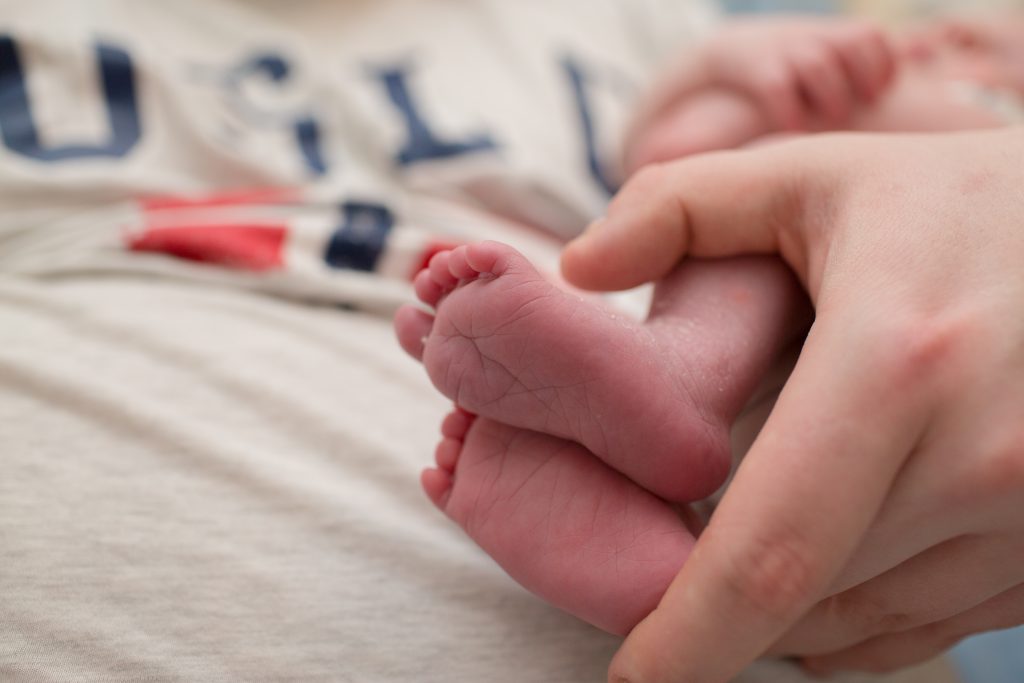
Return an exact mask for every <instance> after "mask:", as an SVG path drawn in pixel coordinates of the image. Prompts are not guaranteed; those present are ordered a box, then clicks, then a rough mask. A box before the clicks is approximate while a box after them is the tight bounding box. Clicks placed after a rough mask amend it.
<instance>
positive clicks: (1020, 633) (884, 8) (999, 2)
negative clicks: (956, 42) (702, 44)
mask: <svg viewBox="0 0 1024 683" xmlns="http://www.w3.org/2000/svg"><path fill="white" fill-rule="evenodd" d="M721 4H722V5H723V6H724V7H725V8H726V9H727V10H728V11H729V12H732V13H736V14H744V13H769V12H800V13H808V12H811V13H815V14H836V13H848V14H857V15H859V16H864V17H868V18H872V19H875V20H878V21H881V22H883V23H885V24H892V25H898V24H901V23H905V22H908V21H913V20H914V19H920V18H926V17H930V16H935V15H942V14H947V15H948V14H965V13H971V14H975V13H985V12H999V11H1008V10H1020V11H1024V0H722V2H721ZM951 659H952V660H953V664H954V665H955V666H956V668H957V669H958V670H959V672H960V674H961V676H962V677H963V678H964V681H965V682H966V683H1024V627H1020V628H1015V629H1010V630H1007V631H999V632H997V633H991V634H986V635H982V636H976V637H974V638H969V639H967V640H965V641H964V642H963V643H962V644H960V645H959V646H958V647H957V648H956V649H955V650H953V653H952V657H951Z"/></svg>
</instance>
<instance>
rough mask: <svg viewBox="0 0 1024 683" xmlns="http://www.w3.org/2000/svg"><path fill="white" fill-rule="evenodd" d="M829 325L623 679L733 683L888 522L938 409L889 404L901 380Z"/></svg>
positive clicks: (911, 401) (632, 645)
mask: <svg viewBox="0 0 1024 683" xmlns="http://www.w3.org/2000/svg"><path fill="white" fill-rule="evenodd" d="M821 308H822V309H828V308H830V307H829V306H828V302H823V303H822V307H821ZM827 313H829V314H831V313H832V311H827ZM815 325H816V327H815V329H814V330H812V333H811V335H810V337H809V338H808V342H807V345H806V346H805V348H804V353H803V354H802V355H801V358H800V361H799V362H798V364H797V368H796V370H795V371H794V374H793V376H792V378H791V379H790V381H789V383H788V384H787V386H786V387H785V389H784V390H783V392H782V394H781V396H780V398H779V402H778V403H777V406H776V408H775V410H774V411H773V413H772V415H771V417H770V418H769V420H768V422H767V424H766V425H765V428H764V429H763V431H762V433H761V435H760V436H759V437H758V439H757V440H756V442H755V443H754V445H753V447H752V448H751V450H750V453H749V454H748V455H747V458H746V460H745V462H744V463H743V465H742V466H741V467H740V470H739V472H738V473H737V476H736V479H735V481H734V482H733V483H732V484H731V485H730V488H729V490H728V491H727V492H726V495H725V497H724V498H723V500H722V503H721V504H720V506H719V507H718V509H717V510H716V512H715V514H714V516H713V517H712V520H711V523H710V525H709V526H708V528H707V530H705V532H704V534H703V535H702V536H701V538H700V540H699V541H698V543H697V545H696V547H695V549H694V552H693V554H691V556H690V558H689V559H688V560H687V563H686V565H685V566H684V567H683V569H682V570H681V571H680V573H679V575H678V576H677V577H676V579H675V581H674V582H673V583H672V585H671V587H670V588H669V590H668V591H667V593H666V594H665V596H664V597H663V599H662V602H661V604H660V605H659V606H658V608H657V609H656V610H655V611H654V612H652V613H651V614H650V615H649V616H648V617H647V618H646V619H645V620H644V621H643V622H641V623H640V624H639V625H638V626H637V627H636V628H635V629H634V630H633V632H632V633H631V634H630V635H629V637H628V638H627V640H626V642H625V643H624V645H623V646H622V649H621V650H620V651H619V653H618V655H616V657H615V660H614V661H613V663H612V666H611V669H610V672H609V680H610V681H613V682H614V683H625V682H627V681H628V683H655V682H657V683H677V682H679V681H686V683H721V682H724V681H728V680H730V679H731V678H732V677H733V676H734V675H736V674H737V673H738V672H739V671H741V670H742V669H743V668H744V667H745V666H746V665H747V664H749V663H750V662H751V661H753V660H754V659H756V658H757V657H758V656H760V655H761V654H762V653H763V652H764V651H765V650H766V649H767V648H768V646H769V645H771V643H773V642H774V641H775V640H776V639H777V638H779V637H780V636H781V635H782V634H784V633H785V632H786V631H787V630H789V628H790V627H791V626H792V625H793V624H794V623H795V622H796V621H797V620H798V619H799V618H800V617H801V616H802V615H803V614H804V613H805V612H806V611H807V610H808V609H809V608H810V607H811V606H812V605H813V604H814V603H816V602H817V601H818V600H819V599H820V598H821V596H822V594H823V593H824V592H825V591H826V590H827V588H828V586H829V584H830V583H831V582H832V580H833V579H834V578H835V576H836V575H837V574H838V573H839V572H840V571H841V569H842V567H843V566H844V564H845V563H846V561H847V560H848V559H849V557H850V555H851V554H852V553H853V551H854V550H855V549H856V547H857V544H858V542H859V541H860V539H861V538H862V537H863V535H864V533H865V531H866V530H867V528H868V527H869V525H870V524H871V522H872V520H873V519H874V517H875V516H876V514H877V512H878V510H879V508H880V507H881V505H882V502H883V501H884V499H885V497H886V494H887V493H888V491H889V489H890V487H891V484H892V482H893V480H894V479H895V477H896V475H897V473H898V472H899V470H900V468H901V466H902V464H903V463H904V461H905V460H906V458H907V457H908V454H909V453H910V452H911V451H912V450H913V447H914V445H915V443H916V441H917V440H918V438H919V435H920V433H921V430H922V429H923V426H924V423H925V409H924V405H925V401H923V400H916V397H909V398H908V400H906V401H902V402H898V405H893V404H892V403H889V404H886V405H884V407H882V406H881V405H880V402H879V398H878V397H879V396H880V395H883V394H885V393H886V392H889V391H891V373H887V372H886V371H885V368H884V367H877V368H869V369H865V368H864V367H863V364H862V363H860V362H858V361H859V360H860V359H868V358H871V357H872V352H871V346H872V344H871V343H870V340H867V339H865V340H863V343H860V344H857V343H855V344H854V345H852V346H851V345H850V344H849V343H848V340H849V337H850V330H849V329H847V328H846V325H845V324H843V323H842V321H841V319H839V318H837V317H833V316H826V317H824V318H823V317H819V321H818V323H816V324H815Z"/></svg>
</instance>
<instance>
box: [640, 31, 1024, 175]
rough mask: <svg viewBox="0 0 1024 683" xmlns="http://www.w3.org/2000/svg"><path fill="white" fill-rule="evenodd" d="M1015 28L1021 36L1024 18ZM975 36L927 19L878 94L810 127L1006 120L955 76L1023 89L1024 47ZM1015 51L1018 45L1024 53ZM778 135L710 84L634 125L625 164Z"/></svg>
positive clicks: (901, 42)
mask: <svg viewBox="0 0 1024 683" xmlns="http://www.w3.org/2000/svg"><path fill="white" fill-rule="evenodd" d="M1018 30H1019V31H1020V42H1021V43H1022V44H1024V22H1022V23H1021V24H1020V25H1019V29H1018ZM970 36H972V37H968V34H966V29H965V28H964V27H963V26H961V25H960V24H956V25H951V24H935V25H929V26H926V27H922V28H918V29H913V30H911V31H909V32H907V33H906V34H904V35H901V36H898V37H897V38H895V39H894V44H895V45H896V50H897V52H898V54H899V55H900V58H901V68H900V70H899V73H898V75H897V76H896V78H895V80H894V81H893V82H892V84H891V85H890V86H889V88H888V89H887V90H886V91H885V92H884V93H883V94H882V95H881V97H879V98H878V99H877V100H876V101H873V102H868V103H862V104H861V105H860V106H858V107H856V108H855V109H854V110H853V111H852V112H851V113H850V115H849V116H848V117H847V118H846V120H844V121H842V122H841V123H840V124H839V125H836V124H834V123H831V122H828V121H825V120H822V119H821V118H817V119H811V120H809V121H808V125H807V131H806V132H825V131H836V130H852V131H862V132H939V131H951V130H968V129H983V128H993V127H999V126H1002V125H1005V124H1006V121H1005V120H1004V119H1003V118H1001V117H1000V116H998V115H997V114H995V113H994V112H992V111H991V110H989V109H987V108H985V107H983V106H980V105H978V104H975V103H972V102H970V101H967V100H964V99H962V98H958V97H956V96H955V94H954V93H953V91H952V88H951V83H953V82H967V83H973V84H977V85H979V86H982V87H985V88H993V89H999V90H1008V89H1009V90H1016V91H1018V92H1021V93H1022V94H1024V47H1018V46H1017V44H1016V43H1014V44H1013V46H1012V48H1013V50H1007V49H1004V47H1002V46H1001V44H998V43H996V42H995V41H993V40H988V41H985V40H981V39H979V38H977V37H976V36H975V34H970ZM1014 51H1019V52H1020V60H1019V61H1018V59H1017V57H1016V56H1015V55H1016V52H1014ZM655 97H657V95H655ZM777 137H778V136H777V135H775V134H774V127H773V125H772V123H771V121H770V120H769V118H768V117H767V116H766V115H765V114H764V112H763V111H762V109H761V108H760V107H758V106H757V104H756V103H755V102H754V101H753V99H751V98H750V97H747V96H746V95H744V94H742V93H740V92H739V91H737V90H734V89H730V88H725V87H715V88H706V89H704V90H701V91H699V92H697V93H695V94H692V95H690V96H688V97H686V98H683V99H681V100H679V101H677V102H675V103H673V104H672V105H670V106H666V107H663V109H662V110H661V112H660V113H659V115H658V116H657V117H655V118H653V119H652V120H651V121H650V122H649V123H648V124H647V125H646V126H645V127H644V128H643V129H642V130H638V131H635V133H634V135H633V136H632V139H631V140H630V142H629V145H628V148H627V150H626V154H625V167H626V170H627V172H628V173H629V174H632V173H633V172H635V171H636V170H638V169H639V168H641V167H643V166H645V165H647V164H651V163H659V162H665V161H671V160H673V159H678V158H682V157H686V156H690V155H693V154H700V153H704V152H711V151H715V150H721V149H734V148H739V147H745V146H749V145H752V144H754V143H758V144H760V143H763V142H765V141H768V140H769V138H770V139H772V140H775V139H776V138H777ZM786 137H790V135H787V136H786Z"/></svg>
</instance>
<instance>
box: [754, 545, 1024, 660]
mask: <svg viewBox="0 0 1024 683" xmlns="http://www.w3.org/2000/svg"><path fill="white" fill-rule="evenodd" d="M1021 557H1024V543H1021V542H1020V541H1014V539H1013V538H1002V537H991V536H962V537H960V538H956V539H952V540H950V541H947V542H945V543H943V544H941V545H938V546H936V547H934V548H932V549H930V550H928V551H927V552H924V553H921V554H920V555H917V556H916V557H914V558H912V559H910V560H909V561H907V562H904V563H903V564H901V565H899V566H897V567H895V568H893V569H891V570H890V571H888V572H886V573H884V574H882V575H881V576H878V577H876V578H874V579H872V580H870V581H867V582H865V583H863V584H861V585H859V586H856V587H854V588H851V589H850V590H847V591H843V592H842V593H839V594H838V595H834V596H832V597H830V598H828V599H826V600H823V601H822V602H820V603H818V604H817V605H816V606H815V607H814V609H813V610H811V611H810V612H809V613H808V614H807V615H806V616H804V617H803V618H802V619H801V620H800V623H799V624H797V626H796V627H794V628H793V629H792V630H791V631H790V632H789V633H787V634H786V636H785V637H783V638H782V640H780V641H779V642H778V643H776V644H775V645H774V646H773V647H772V651H773V652H777V653H785V654H793V653H798V654H804V655H806V654H825V653H830V652H837V651H840V650H843V649H845V648H849V647H852V646H854V645H856V644H857V643H860V642H863V641H866V640H869V639H871V638H874V637H876V636H881V635H885V634H889V633H894V632H899V631H906V630H908V629H912V628H917V627H918V626H924V625H926V624H931V623H934V622H937V621H943V620H945V619H949V618H952V617H954V616H956V615H958V614H960V613H962V612H966V611H968V610H970V609H973V608H974V607H976V606H977V605H979V604H981V603H983V602H985V601H986V600H988V599H989V598H992V597H994V596H996V595H999V594H1001V593H1003V592H1004V591H1007V590H1009V589H1010V588H1013V587H1014V586H1016V585H1017V584H1018V583H1020V566H1019V560H1020V558H1021Z"/></svg>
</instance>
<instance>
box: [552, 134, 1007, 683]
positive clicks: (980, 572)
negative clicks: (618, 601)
mask: <svg viewBox="0 0 1024 683" xmlns="http://www.w3.org/2000/svg"><path fill="white" fill-rule="evenodd" d="M1022 160H1024V130H1022V129H1006V130H1001V131H998V132H984V133H969V134H957V135H941V136H923V135H921V136H905V137H895V136H858V135H841V136H819V137H816V138H807V139H803V140H798V141H795V142H791V143H786V144H780V145H777V146H773V147H765V148H762V149H759V150H755V151H750V152H726V153H720V154H714V155H708V156H705V157H694V158H691V159H687V160H683V161H679V162H674V163H672V164H666V165H663V166H656V167H652V168H650V169H648V170H646V171H642V172H641V173H639V174H638V175H637V176H635V177H634V179H633V180H631V181H630V182H629V183H628V184H627V185H626V187H625V188H624V189H623V190H622V192H621V193H620V194H619V196H618V197H617V198H616V199H615V201H614V202H613V204H612V206H611V207H610V209H609V212H608V216H607V217H606V219H604V220H603V221H602V222H601V223H600V224H598V225H595V226H593V228H592V229H591V230H590V231H588V233H587V234H586V235H585V236H584V237H582V238H580V239H579V240H578V241H577V242H575V243H573V244H571V245H570V246H569V247H568V248H567V250H566V252H565V254H564V257H563V270H564V272H565V275H566V276H567V278H568V279H569V280H570V281H571V282H573V283H575V284H577V285H579V286H583V287H586V288H591V289H617V288H626V287H630V286H633V285H635V284H638V283H641V282H645V281H648V280H652V279H657V278H660V277H661V276H663V275H664V274H666V273H667V272H668V271H669V270H671V269H672V268H673V267H674V266H675V264H676V263H677V261H678V260H679V258H681V257H682V256H684V255H693V256H700V257H724V256H731V255H736V254H744V253H776V252H777V253H780V254H781V255H782V256H783V257H784V258H785V259H786V261H787V262H788V263H789V264H790V265H791V266H792V267H793V269H794V270H795V271H796V272H797V274H798V275H799V276H800V277H801V279H802V281H803V283H804V285H805V286H806V288H807V290H808V292H809V293H810V295H811V297H812V299H813V300H814V302H815V307H816V310H817V319H816V322H815V323H814V326H813V328H812V330H811V332H810V335H809V336H808V338H807V341H806V344H805V346H804V349H803V351H802V354H801V356H800V359H799V361H798V363H797V366H796V368H795V370H794V372H793V374H792V376H791V378H790V380H789V382H788V383H787V385H786V386H785V388H784V389H783V391H782V393H781V395H780V397H779V400H778V402H777V404H776V407H775V409H774V411H773V412H772V414H771V416H770V418H769V419H768V422H767V423H766V425H765V427H764V428H763V430H762V432H761V434H760V435H759V437H758V438H757V440H756V442H755V443H754V445H753V446H752V448H751V450H750V452H749V453H748V455H747V457H746V459H745V461H744V463H743V464H742V465H741V467H740V468H739V471H738V473H737V476H736V478H735V480H734V481H733V483H732V484H731V486H730V488H729V489H728V490H727V491H726V494H725V496H724V498H723V500H722V502H721V504H720V505H719V507H718V509H717V510H716V512H715V514H714V516H713V517H712V519H711V522H710V525H709V526H708V528H707V530H706V531H705V532H704V534H703V535H702V536H701V538H700V540H699V541H698V543H697V546H696V549H695V551H694V553H693V554H692V555H691V557H690V559H689V560H688V561H687V563H686V565H685V566H684V568H683V569H682V571H681V572H680V574H679V575H678V577H677V578H676V580H675V581H674V583H673V584H672V586H671V587H670V589H669V590H668V592H667V593H666V594H665V596H664V598H663V600H662V603H661V605H660V606H659V607H658V609H657V610H655V611H654V612H652V613H651V614H650V616H648V617H647V619H646V620H645V621H643V622H642V623H641V624H640V625H638V626H637V627H636V628H635V629H634V631H633V632H632V633H631V634H630V636H629V637H628V638H627V640H626V642H625V644H624V645H623V647H622V649H621V651H620V652H619V654H618V655H617V656H616V658H615V660H614V662H613V663H612V667H611V673H610V676H611V680H614V681H616V682H617V683H618V682H622V681H629V682H630V683H641V682H650V681H666V682H668V681H672V682H675V681H686V682H687V683H715V682H719V681H726V680H728V679H729V678H730V677H731V676H733V675H735V674H736V673H737V672H738V671H740V670H741V669H742V668H743V667H744V666H745V665H746V664H747V663H749V662H750V661H751V660H753V659H754V658H756V657H757V656H759V655H761V654H762V653H765V652H766V651H768V650H769V649H770V648H772V646H773V644H774V646H775V647H774V651H776V652H791V653H800V654H810V655H819V656H818V657H814V658H811V659H809V660H808V664H809V666H810V667H811V668H812V669H814V670H817V671H827V670H831V669H835V668H860V669H866V670H873V671H880V670H888V669H891V668H898V667H900V666H904V665H909V664H911V663H914V662H916V661H918V660H921V659H926V658H928V657H931V656H933V655H934V654H937V653H938V652H940V651H942V650H944V649H946V648H947V647H948V646H950V645H951V644H952V643H954V642H955V641H956V640H958V639H959V638H961V637H963V636H965V635H968V634H970V633H974V632H978V631H983V630H990V629H995V628H1003V627H1008V626H1012V625H1016V624H1020V623H1024V162H1022Z"/></svg>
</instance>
